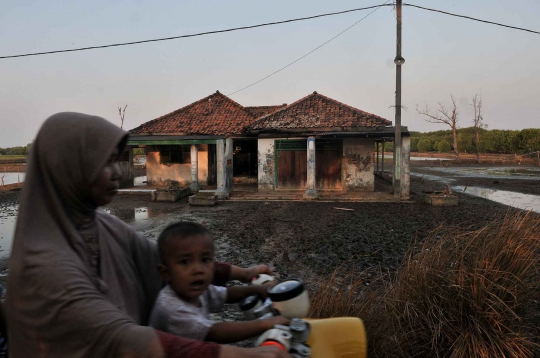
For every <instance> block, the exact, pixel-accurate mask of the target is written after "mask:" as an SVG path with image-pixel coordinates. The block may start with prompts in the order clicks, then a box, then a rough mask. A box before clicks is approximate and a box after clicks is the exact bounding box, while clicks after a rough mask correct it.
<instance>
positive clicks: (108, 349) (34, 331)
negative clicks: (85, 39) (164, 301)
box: [5, 112, 288, 358]
mask: <svg viewBox="0 0 540 358" xmlns="http://www.w3.org/2000/svg"><path fill="white" fill-rule="evenodd" d="M126 142H127V133H126V132H124V131H122V130H121V129H120V128H118V127H116V126H114V125H113V124H111V123H109V122H108V121H106V120H104V119H102V118H99V117H94V116H89V115H85V114H79V113H67V112H66V113H59V114H56V115H53V116H52V117H50V118H49V119H47V121H46V122H45V123H44V124H43V126H42V128H41V129H40V131H39V133H38V135H37V137H36V140H35V141H34V143H33V145H32V149H31V153H30V155H29V157H28V161H27V165H28V166H27V174H26V180H25V184H24V188H23V191H22V193H21V198H20V206H19V216H18V220H17V226H16V230H15V238H14V242H13V248H12V253H11V258H10V263H9V277H8V283H7V297H6V307H5V311H6V315H7V321H8V322H7V323H8V338H9V349H10V357H13V358H22V357H25V358H27V357H44V358H47V357H67V358H75V357H77V358H78V357H130V358H131V357H137V358H138V357H140V358H154V357H155V358H158V357H164V356H167V357H183V358H188V357H203V358H204V357H208V358H218V357H220V358H226V357H268V358H270V357H288V355H286V354H285V353H283V352H281V351H279V350H276V349H271V348H268V347H261V348H252V349H246V348H239V347H232V346H220V345H217V344H215V343H209V342H195V341H191V340H187V339H184V338H181V337H177V336H172V335H168V334H166V333H163V332H159V331H156V330H154V329H153V328H150V327H147V326H145V325H146V323H147V320H148V316H149V313H150V310H151V308H152V305H153V303H154V301H155V298H156V296H157V294H158V292H159V290H160V288H161V286H162V282H161V279H160V278H159V273H158V272H157V270H156V267H157V264H158V260H159V256H158V252H157V249H156V246H155V244H154V243H153V242H151V241H149V240H147V239H145V238H143V237H142V236H140V235H138V234H136V233H135V231H134V230H133V229H132V228H131V227H130V226H129V225H127V224H125V223H124V222H122V221H121V220H120V219H118V218H116V217H114V216H112V215H109V214H106V213H104V212H103V211H98V210H97V208H98V207H99V206H102V205H106V204H108V203H109V202H110V201H111V200H112V198H113V196H114V195H115V194H116V193H117V192H118V187H119V179H120V171H119V167H118V165H117V162H116V161H117V159H118V156H119V153H121V152H122V150H123V148H124V146H125V145H126ZM216 266H217V269H216V278H217V280H218V281H222V282H223V281H225V280H226V279H227V278H228V279H241V280H243V281H246V280H248V279H249V278H250V277H253V274H254V273H259V272H264V271H265V270H267V267H266V266H257V267H253V268H251V269H241V268H238V267H235V266H229V265H225V264H218V265H216Z"/></svg>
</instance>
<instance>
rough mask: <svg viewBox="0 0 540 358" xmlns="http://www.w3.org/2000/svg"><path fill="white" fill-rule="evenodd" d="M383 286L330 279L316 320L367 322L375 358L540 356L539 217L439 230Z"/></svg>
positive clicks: (316, 302)
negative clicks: (342, 317) (350, 318)
mask: <svg viewBox="0 0 540 358" xmlns="http://www.w3.org/2000/svg"><path fill="white" fill-rule="evenodd" d="M347 279H348V280H349V281H347ZM351 280H352V281H351ZM380 280H381V281H380V282H381V284H379V285H373V284H372V285H370V286H368V287H365V286H363V282H364V278H362V276H359V277H358V279H357V280H354V279H353V276H352V274H349V275H348V278H347V276H345V279H344V280H342V281H340V282H338V281H339V280H338V278H337V277H335V275H334V277H330V278H328V279H327V280H325V281H324V282H323V283H322V284H321V287H320V288H319V290H318V292H317V293H316V294H315V295H314V297H313V299H312V306H313V308H312V310H311V314H312V316H313V317H329V316H340V315H352V316H357V317H360V318H362V319H363V320H364V323H365V324H366V330H367V334H368V338H369V346H370V356H372V357H373V356H374V357H449V358H458V357H459V358H462V357H463V358H465V357H478V358H480V357H490V358H492V357H516V358H517V357H519V358H523V357H533V356H534V355H535V353H536V354H539V353H540V346H539V345H538V337H539V336H540V304H539V301H538V300H540V218H539V217H538V216H537V215H532V214H530V215H526V214H519V213H512V214H508V215H507V216H505V217H503V218H500V220H496V221H493V222H492V223H490V224H489V225H487V226H486V227H484V228H482V229H480V230H476V231H467V232H461V231H460V230H457V229H454V230H448V229H446V230H444V231H443V230H442V228H441V229H439V230H436V231H435V232H433V233H432V234H431V235H430V236H429V237H428V238H427V239H426V240H425V241H424V244H423V245H422V246H421V247H420V248H413V249H411V251H410V253H409V254H408V255H407V257H406V258H405V262H404V265H403V267H401V268H400V269H399V270H398V272H397V273H396V275H395V276H394V277H393V278H392V279H382V278H381V279H380Z"/></svg>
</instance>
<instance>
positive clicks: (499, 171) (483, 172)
mask: <svg viewBox="0 0 540 358" xmlns="http://www.w3.org/2000/svg"><path fill="white" fill-rule="evenodd" d="M430 170H433V171H439V172H443V173H446V174H450V175H455V176H460V177H464V176H465V177H470V178H497V179H535V178H538V179H540V168H536V167H446V168H440V167H434V168H430Z"/></svg>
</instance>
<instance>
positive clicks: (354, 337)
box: [305, 317, 367, 358]
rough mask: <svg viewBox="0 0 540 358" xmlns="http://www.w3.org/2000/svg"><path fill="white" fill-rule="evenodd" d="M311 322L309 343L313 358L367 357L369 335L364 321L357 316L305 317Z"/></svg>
mask: <svg viewBox="0 0 540 358" xmlns="http://www.w3.org/2000/svg"><path fill="white" fill-rule="evenodd" d="M305 320H306V321H308V322H309V323H310V324H311V334H310V336H309V339H308V341H307V344H309V346H310V347H311V358H365V357H367V337H366V330H365V328H364V323H362V321H361V320H360V319H358V318H355V317H335V318H325V319H305Z"/></svg>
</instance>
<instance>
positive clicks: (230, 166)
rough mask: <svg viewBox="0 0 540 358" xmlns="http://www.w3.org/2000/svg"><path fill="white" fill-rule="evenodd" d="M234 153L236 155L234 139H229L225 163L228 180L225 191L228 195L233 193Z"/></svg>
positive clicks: (226, 146)
mask: <svg viewBox="0 0 540 358" xmlns="http://www.w3.org/2000/svg"><path fill="white" fill-rule="evenodd" d="M233 153H234V143H233V139H232V138H227V139H226V140H225V163H226V171H225V173H226V179H225V190H227V192H228V193H232V191H233V176H234V172H233Z"/></svg>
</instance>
